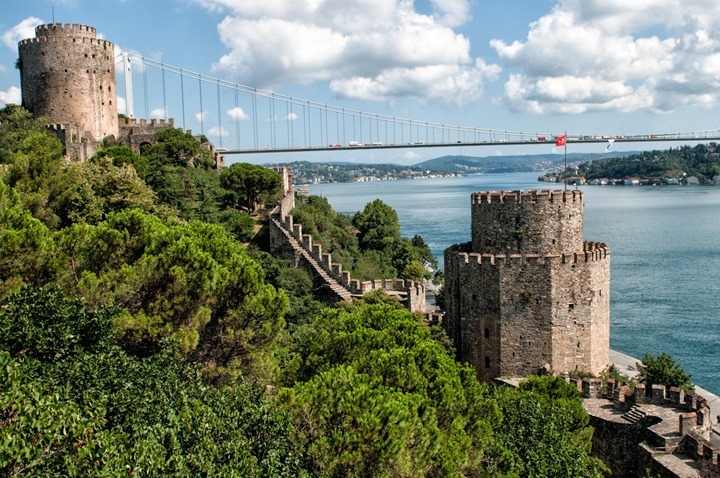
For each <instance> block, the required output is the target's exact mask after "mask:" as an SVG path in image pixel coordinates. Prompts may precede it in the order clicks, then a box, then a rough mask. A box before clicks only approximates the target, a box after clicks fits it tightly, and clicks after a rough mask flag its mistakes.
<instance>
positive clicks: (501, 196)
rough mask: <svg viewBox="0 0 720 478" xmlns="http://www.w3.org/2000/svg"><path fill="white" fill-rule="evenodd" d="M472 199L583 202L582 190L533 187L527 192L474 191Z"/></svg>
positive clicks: (479, 202)
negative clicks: (539, 188) (536, 188)
mask: <svg viewBox="0 0 720 478" xmlns="http://www.w3.org/2000/svg"><path fill="white" fill-rule="evenodd" d="M470 201H471V203H472V204H483V203H486V204H528V203H530V204H547V203H567V202H570V203H582V191H578V190H570V191H563V190H552V191H551V190H549V189H543V190H540V191H537V190H534V189H531V190H528V191H527V192H525V191H521V190H515V191H508V190H505V191H486V192H476V193H473V194H472V196H471V199H470Z"/></svg>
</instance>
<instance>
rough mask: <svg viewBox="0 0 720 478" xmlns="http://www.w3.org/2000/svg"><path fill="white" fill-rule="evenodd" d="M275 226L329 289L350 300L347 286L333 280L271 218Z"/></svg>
mask: <svg viewBox="0 0 720 478" xmlns="http://www.w3.org/2000/svg"><path fill="white" fill-rule="evenodd" d="M271 220H272V221H273V222H274V223H275V226H276V227H277V228H278V229H280V230H281V231H282V232H283V234H284V235H285V237H286V238H287V241H288V244H290V246H291V247H292V248H293V249H294V250H295V251H296V252H299V253H300V254H302V256H303V257H304V258H305V260H306V261H307V262H308V263H309V264H310V265H311V266H312V268H313V269H314V270H315V272H316V273H317V275H319V276H320V277H321V278H322V280H323V281H324V282H325V283H326V284H327V285H328V287H329V288H330V290H332V291H333V292H334V293H335V294H336V295H337V296H338V297H340V298H341V299H342V300H346V301H350V300H352V293H351V292H350V291H349V290H348V289H347V287H344V286H343V285H342V284H340V283H339V282H338V281H337V280H335V279H334V278H333V277H332V276H331V275H330V274H328V272H327V271H326V270H325V269H323V267H322V266H321V265H320V264H318V262H317V261H316V260H315V258H314V257H312V255H310V253H309V252H308V251H307V249H305V248H304V247H303V246H302V245H301V244H300V243H299V242H298V241H297V239H295V238H294V237H293V236H292V234H290V232H289V231H288V230H287V229H285V227H284V226H283V225H282V224H280V222H279V221H278V220H277V219H275V218H272V219H271Z"/></svg>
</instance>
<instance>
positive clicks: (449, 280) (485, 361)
mask: <svg viewBox="0 0 720 478" xmlns="http://www.w3.org/2000/svg"><path fill="white" fill-rule="evenodd" d="M469 246H470V244H469V243H468V244H465V245H460V246H454V247H451V248H449V249H447V250H446V251H445V281H446V282H445V290H446V293H445V301H446V314H445V318H444V327H445V329H446V331H447V332H448V334H449V335H450V337H451V339H452V340H453V342H454V343H455V346H456V350H457V355H458V359H459V360H461V361H467V362H469V363H470V364H471V365H473V366H474V367H475V369H476V370H477V371H478V375H479V376H480V377H481V378H482V379H483V380H490V379H492V378H494V377H499V376H521V377H522V376H528V375H531V374H534V373H538V372H539V371H540V370H541V369H542V368H543V367H544V366H546V364H549V365H550V366H551V369H552V370H553V371H555V372H557V373H563V372H578V371H586V372H592V373H600V372H601V371H602V370H603V369H604V368H605V367H606V366H607V364H608V362H609V340H610V338H609V334H610V323H609V307H610V303H609V290H608V289H609V274H610V268H609V260H608V254H609V253H608V250H607V247H606V246H604V245H603V244H597V243H585V245H584V247H585V250H584V251H582V252H580V253H574V254H564V255H545V256H542V255H537V254H526V255H520V254H511V255H502V254H498V255H494V254H477V253H468V252H464V250H463V249H465V250H467V249H468V248H469Z"/></svg>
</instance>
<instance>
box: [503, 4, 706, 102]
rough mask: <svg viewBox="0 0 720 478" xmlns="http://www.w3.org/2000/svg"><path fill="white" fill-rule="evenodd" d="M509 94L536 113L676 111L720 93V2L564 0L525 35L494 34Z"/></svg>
mask: <svg viewBox="0 0 720 478" xmlns="http://www.w3.org/2000/svg"><path fill="white" fill-rule="evenodd" d="M490 44H491V46H492V47H493V48H494V49H495V50H496V52H497V53H498V55H499V56H500V58H501V59H502V60H503V61H504V62H505V63H506V64H507V66H508V67H509V68H510V69H511V70H512V71H513V74H511V75H510V76H509V78H508V80H507V82H506V84H505V95H504V99H505V101H506V103H507V104H508V105H509V106H510V108H511V109H513V110H515V111H525V112H533V113H540V114H542V113H584V112H588V111H609V110H612V111H637V110H646V111H671V110H673V109H676V108H679V107H682V106H701V107H712V106H717V105H718V100H719V99H720V95H719V94H718V93H717V91H718V87H720V3H718V2H715V1H710V0H686V1H684V2H682V3H680V2H678V1H676V0H636V1H634V2H627V1H626V0H560V1H559V3H558V4H557V5H556V7H555V8H554V9H553V10H552V11H551V12H550V13H548V14H547V15H545V16H543V17H542V18H540V19H539V20H537V21H536V22H533V23H531V24H530V31H529V32H528V34H527V38H526V39H525V40H524V41H519V40H516V41H512V42H509V43H508V42H505V41H502V40H497V39H495V40H492V41H491V42H490Z"/></svg>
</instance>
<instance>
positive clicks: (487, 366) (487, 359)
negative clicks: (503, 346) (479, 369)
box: [485, 357, 490, 368]
mask: <svg viewBox="0 0 720 478" xmlns="http://www.w3.org/2000/svg"><path fill="white" fill-rule="evenodd" d="M485 368H490V357H485Z"/></svg>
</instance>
